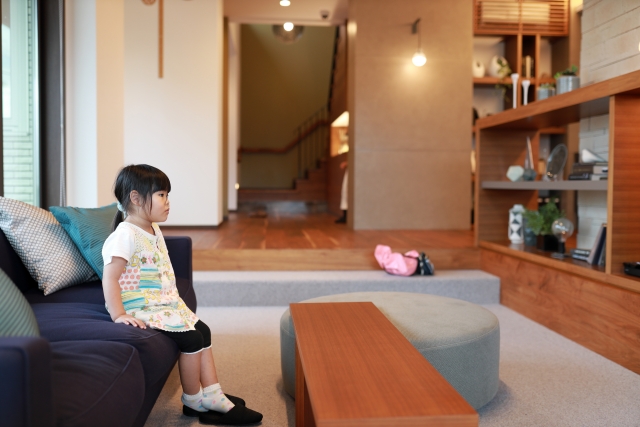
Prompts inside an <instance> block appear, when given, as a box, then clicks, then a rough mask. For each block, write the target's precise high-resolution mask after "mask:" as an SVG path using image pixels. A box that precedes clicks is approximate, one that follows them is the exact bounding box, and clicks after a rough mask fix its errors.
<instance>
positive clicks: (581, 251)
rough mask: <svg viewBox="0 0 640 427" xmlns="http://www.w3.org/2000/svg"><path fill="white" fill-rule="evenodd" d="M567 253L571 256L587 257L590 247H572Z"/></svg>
mask: <svg viewBox="0 0 640 427" xmlns="http://www.w3.org/2000/svg"><path fill="white" fill-rule="evenodd" d="M569 253H570V254H571V256H572V257H574V258H575V257H585V258H586V257H588V256H589V254H590V253H591V249H579V248H574V249H571V250H570V251H569Z"/></svg>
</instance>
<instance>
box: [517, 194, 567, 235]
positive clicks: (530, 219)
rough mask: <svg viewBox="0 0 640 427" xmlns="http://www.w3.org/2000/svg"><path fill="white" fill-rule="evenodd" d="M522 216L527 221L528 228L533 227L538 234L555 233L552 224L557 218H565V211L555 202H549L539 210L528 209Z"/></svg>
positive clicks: (532, 229) (534, 232)
mask: <svg viewBox="0 0 640 427" xmlns="http://www.w3.org/2000/svg"><path fill="white" fill-rule="evenodd" d="M522 216H523V217H524V219H525V221H526V222H527V228H529V229H531V231H533V234H535V235H536V236H540V235H545V234H553V233H552V232H551V225H552V224H553V221H555V220H556V219H559V218H563V217H564V212H563V211H561V210H559V209H558V207H557V206H556V204H555V203H553V202H549V203H547V204H546V205H543V206H542V207H540V209H539V210H537V211H533V210H529V209H526V210H525V211H524V213H523V214H522Z"/></svg>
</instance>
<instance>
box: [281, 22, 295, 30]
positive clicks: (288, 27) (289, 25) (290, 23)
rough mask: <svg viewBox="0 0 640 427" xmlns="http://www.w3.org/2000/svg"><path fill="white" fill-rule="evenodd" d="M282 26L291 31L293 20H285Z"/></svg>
mask: <svg viewBox="0 0 640 427" xmlns="http://www.w3.org/2000/svg"><path fill="white" fill-rule="evenodd" d="M282 27H283V28H284V30H285V31H291V30H293V22H285V23H284V25H283V26H282Z"/></svg>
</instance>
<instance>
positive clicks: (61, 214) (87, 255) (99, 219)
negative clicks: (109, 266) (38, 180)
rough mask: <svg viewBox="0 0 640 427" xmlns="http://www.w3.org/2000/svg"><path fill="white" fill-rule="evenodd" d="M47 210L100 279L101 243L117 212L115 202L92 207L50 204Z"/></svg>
mask: <svg viewBox="0 0 640 427" xmlns="http://www.w3.org/2000/svg"><path fill="white" fill-rule="evenodd" d="M49 211H51V213H52V214H53V216H55V217H56V219H57V220H58V221H59V222H60V224H61V225H62V227H63V228H64V230H65V231H66V232H67V234H68V235H69V237H71V240H73V243H75V245H76V247H77V248H78V250H79V251H80V253H81V254H82V256H83V257H84V259H85V260H86V261H87V263H89V265H90V266H91V268H93V271H95V272H96V274H97V275H98V277H99V278H100V279H102V272H103V270H104V262H103V260H102V245H104V242H105V240H107V237H109V234H111V222H112V221H113V217H114V216H115V215H116V212H118V208H117V207H116V204H115V203H112V204H110V205H107V206H103V207H101V208H94V209H88V208H74V207H70V206H67V207H62V206H51V207H49Z"/></svg>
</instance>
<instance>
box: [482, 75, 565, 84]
mask: <svg viewBox="0 0 640 427" xmlns="http://www.w3.org/2000/svg"><path fill="white" fill-rule="evenodd" d="M523 79H525V77H523V76H520V78H519V79H518V84H521V82H522V80H523ZM527 80H530V81H531V86H532V87H535V86H536V85H538V84H542V83H555V82H556V79H554V78H553V77H540V78H536V77H529V78H528V79H527ZM473 84H474V85H477V86H478V85H479V86H481V85H497V84H505V85H510V84H512V81H511V77H502V78H501V77H489V76H485V77H474V78H473Z"/></svg>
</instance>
